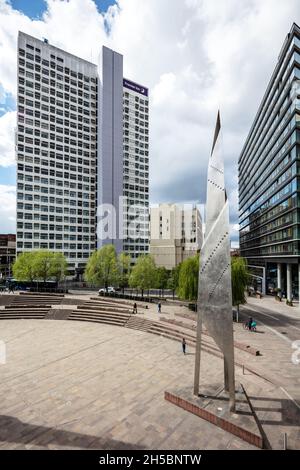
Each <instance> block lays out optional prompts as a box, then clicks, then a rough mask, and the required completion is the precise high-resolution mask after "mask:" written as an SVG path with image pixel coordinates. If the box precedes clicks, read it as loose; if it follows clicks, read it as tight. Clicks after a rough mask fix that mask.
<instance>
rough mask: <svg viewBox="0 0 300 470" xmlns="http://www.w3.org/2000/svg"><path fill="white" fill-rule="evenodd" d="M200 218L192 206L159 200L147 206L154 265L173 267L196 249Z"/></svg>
mask: <svg viewBox="0 0 300 470" xmlns="http://www.w3.org/2000/svg"><path fill="white" fill-rule="evenodd" d="M201 245H202V220H201V215H200V212H199V210H198V209H197V208H196V207H195V206H191V205H188V207H187V205H185V206H179V205H176V204H159V206H158V207H152V208H151V210H150V254H151V255H152V256H153V258H154V261H155V263H156V265H157V266H159V267H160V266H164V267H165V268H167V269H173V268H175V267H176V266H177V265H178V264H180V263H181V262H182V261H184V260H185V259H187V258H189V257H191V256H194V255H196V254H197V253H199V251H200V248H201Z"/></svg>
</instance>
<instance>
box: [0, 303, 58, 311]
mask: <svg viewBox="0 0 300 470" xmlns="http://www.w3.org/2000/svg"><path fill="white" fill-rule="evenodd" d="M39 308H42V309H44V310H45V309H50V308H51V305H45V304H34V305H30V304H25V305H22V304H20V305H5V310H19V311H20V309H22V310H31V309H39Z"/></svg>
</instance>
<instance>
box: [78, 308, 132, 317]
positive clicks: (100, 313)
mask: <svg viewBox="0 0 300 470" xmlns="http://www.w3.org/2000/svg"><path fill="white" fill-rule="evenodd" d="M71 314H75V315H77V314H81V315H90V316H91V315H92V316H99V317H102V316H106V317H111V318H120V319H124V320H127V319H128V318H129V317H130V315H129V314H126V313H116V312H107V311H105V310H85V309H84V308H78V309H77V310H72V313H71Z"/></svg>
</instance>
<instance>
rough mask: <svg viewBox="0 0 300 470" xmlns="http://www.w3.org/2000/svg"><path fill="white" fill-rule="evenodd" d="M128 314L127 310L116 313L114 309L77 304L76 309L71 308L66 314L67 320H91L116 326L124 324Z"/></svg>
mask: <svg viewBox="0 0 300 470" xmlns="http://www.w3.org/2000/svg"><path fill="white" fill-rule="evenodd" d="M129 317H130V314H129V313H127V312H125V313H124V312H121V313H116V311H114V312H112V311H107V310H102V309H100V308H97V309H95V308H94V309H92V308H86V307H83V306H78V308H77V309H76V310H72V312H71V313H70V315H69V316H68V320H79V321H92V322H96V323H106V324H112V325H118V326H125V324H126V322H127V320H128V319H129Z"/></svg>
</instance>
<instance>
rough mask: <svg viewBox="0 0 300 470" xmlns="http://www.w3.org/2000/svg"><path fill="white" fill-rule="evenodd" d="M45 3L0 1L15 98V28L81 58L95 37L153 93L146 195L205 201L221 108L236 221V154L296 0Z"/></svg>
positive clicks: (4, 58)
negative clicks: (33, 7) (20, 8)
mask: <svg viewBox="0 0 300 470" xmlns="http://www.w3.org/2000/svg"><path fill="white" fill-rule="evenodd" d="M47 3H48V11H47V13H46V14H45V15H44V16H43V18H42V19H41V20H31V19H29V18H28V17H26V16H25V15H23V14H21V13H19V12H17V11H15V10H13V8H12V7H11V6H9V5H8V4H7V2H5V0H0V82H1V84H2V86H3V87H4V90H5V91H6V92H10V93H13V94H14V95H15V90H16V44H17V42H16V41H17V32H18V30H19V29H20V30H23V31H25V32H27V33H29V34H32V35H34V36H37V37H40V38H42V37H47V38H48V39H49V42H50V43H52V44H54V45H56V46H58V47H62V48H65V49H66V50H68V51H70V52H72V53H74V54H76V55H79V56H81V57H83V58H86V59H88V60H91V59H92V60H93V61H96V60H97V57H98V53H99V52H100V49H101V46H102V44H105V45H108V46H110V47H112V48H114V49H115V50H118V51H119V52H121V53H123V54H124V74H125V76H127V77H128V78H131V79H133V80H135V81H138V82H140V83H142V84H144V85H145V86H149V88H150V91H151V108H150V112H151V115H150V129H151V135H150V144H151V151H150V158H151V164H150V174H151V188H150V189H151V193H150V194H151V200H152V202H159V201H172V200H174V201H176V200H177V201H180V200H181V201H191V200H195V201H196V200H200V201H201V202H202V203H203V202H204V200H205V194H206V166H207V160H208V156H209V152H210V148H211V141H212V136H213V132H214V123H215V117H216V111H217V108H218V107H221V118H222V124H223V135H224V155H225V163H226V179H227V188H228V193H229V198H230V203H231V219H232V223H233V224H234V223H236V222H237V176H236V175H237V160H238V156H239V153H240V151H241V147H242V145H243V142H244V140H245V137H246V135H247V132H248V131H249V129H250V126H251V123H252V120H253V117H254V115H255V113H256V110H257V109H258V106H259V102H260V99H261V97H262V96H263V94H264V91H265V88H266V86H267V83H268V81H269V78H270V77H271V73H272V71H273V69H274V66H275V64H276V61H277V57H278V54H279V51H280V49H281V46H282V44H283V41H284V39H285V36H286V34H287V33H288V32H289V30H290V27H291V25H292V23H293V22H294V21H295V22H298V23H299V22H300V9H299V0H285V1H281V2H278V1H276V0H244V1H243V2H241V1H240V0H202V1H200V0H185V1H183V0H172V2H170V1H167V0H143V1H141V0H118V5H115V6H113V7H110V8H109V10H108V12H107V14H106V15H105V16H103V15H101V14H100V13H99V12H98V11H97V8H96V6H95V4H94V2H93V1H92V0H70V1H55V0H48V1H47ZM105 22H106V24H107V25H108V28H109V30H110V35H109V36H107V34H106V29H105ZM11 135H12V134H11ZM0 145H1V142H0ZM5 161H7V159H5Z"/></svg>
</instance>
